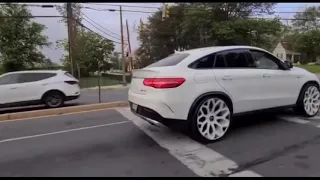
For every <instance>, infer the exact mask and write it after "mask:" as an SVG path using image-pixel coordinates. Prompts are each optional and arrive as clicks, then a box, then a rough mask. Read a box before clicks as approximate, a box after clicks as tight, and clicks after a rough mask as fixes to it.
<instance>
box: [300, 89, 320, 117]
mask: <svg viewBox="0 0 320 180" xmlns="http://www.w3.org/2000/svg"><path fill="white" fill-rule="evenodd" d="M303 107H304V110H305V112H306V113H307V114H308V115H309V116H314V115H315V114H317V113H318V111H319V107H320V92H319V89H318V88H317V87H316V86H309V87H308V89H307V90H306V91H305V93H304V98H303Z"/></svg>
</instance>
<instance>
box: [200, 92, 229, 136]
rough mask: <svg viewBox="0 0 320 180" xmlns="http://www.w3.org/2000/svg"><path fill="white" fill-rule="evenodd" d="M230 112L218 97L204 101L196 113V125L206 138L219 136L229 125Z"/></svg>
mask: <svg viewBox="0 0 320 180" xmlns="http://www.w3.org/2000/svg"><path fill="white" fill-rule="evenodd" d="M230 117H231V113H230V110H229V107H228V106H227V104H226V103H225V102H224V101H223V100H221V99H219V98H210V99H208V100H207V101H205V102H204V103H203V104H202V105H201V106H200V108H199V111H198V113H197V127H198V131H199V132H200V134H201V135H202V136H203V137H205V138H206V139H208V140H217V139H219V138H221V137H222V136H223V135H224V134H225V133H226V132H227V130H228V128H229V126H230Z"/></svg>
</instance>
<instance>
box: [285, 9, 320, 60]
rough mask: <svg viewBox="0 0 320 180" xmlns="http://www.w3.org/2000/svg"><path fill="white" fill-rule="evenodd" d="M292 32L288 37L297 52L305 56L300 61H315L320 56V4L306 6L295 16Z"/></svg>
mask: <svg viewBox="0 0 320 180" xmlns="http://www.w3.org/2000/svg"><path fill="white" fill-rule="evenodd" d="M294 18H295V20H294V21H293V24H292V33H291V34H290V36H289V37H287V39H289V41H290V42H292V44H293V48H294V50H295V51H297V52H301V53H302V54H303V55H304V57H306V58H303V59H302V61H301V62H300V63H302V64H306V63H308V62H315V61H316V58H317V57H318V56H320V22H319V18H320V6H312V7H308V8H306V9H305V10H304V11H303V12H298V13H296V14H295V16H294Z"/></svg>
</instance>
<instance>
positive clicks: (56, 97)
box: [43, 91, 64, 108]
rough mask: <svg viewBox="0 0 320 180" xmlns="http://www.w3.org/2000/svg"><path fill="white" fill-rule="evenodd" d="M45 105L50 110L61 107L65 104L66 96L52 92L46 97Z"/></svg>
mask: <svg viewBox="0 0 320 180" xmlns="http://www.w3.org/2000/svg"><path fill="white" fill-rule="evenodd" d="M43 99H44V103H45V105H46V106H47V107H49V108H56V107H61V106H62V105H63V104H64V96H63V94H62V93H61V92H59V91H51V92H48V93H46V94H45V95H44V98H43Z"/></svg>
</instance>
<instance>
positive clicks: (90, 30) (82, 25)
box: [75, 20, 121, 44]
mask: <svg viewBox="0 0 320 180" xmlns="http://www.w3.org/2000/svg"><path fill="white" fill-rule="evenodd" d="M75 21H76V22H77V23H78V24H79V25H80V26H81V27H83V28H85V29H87V30H88V31H91V32H93V33H95V34H97V35H99V36H100V37H103V38H104V39H106V40H109V41H112V42H115V43H117V44H121V43H120V42H117V41H113V40H111V39H108V38H106V37H104V36H102V35H101V34H99V33H97V32H95V31H93V30H92V29H90V28H88V27H87V26H85V25H83V24H82V23H81V22H79V21H77V20H75Z"/></svg>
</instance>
